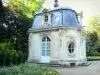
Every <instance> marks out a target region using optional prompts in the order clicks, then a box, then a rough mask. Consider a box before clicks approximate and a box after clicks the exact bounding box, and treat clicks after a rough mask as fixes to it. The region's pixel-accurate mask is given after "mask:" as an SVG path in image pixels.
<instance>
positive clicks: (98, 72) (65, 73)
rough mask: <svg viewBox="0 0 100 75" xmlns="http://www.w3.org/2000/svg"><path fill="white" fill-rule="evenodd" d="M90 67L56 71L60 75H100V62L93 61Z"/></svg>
mask: <svg viewBox="0 0 100 75" xmlns="http://www.w3.org/2000/svg"><path fill="white" fill-rule="evenodd" d="M91 63H92V64H91V65H89V66H78V67H71V68H58V69H56V70H57V71H58V72H59V73H60V75H100V61H92V62H91Z"/></svg>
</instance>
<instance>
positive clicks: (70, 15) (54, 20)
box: [32, 7, 80, 29]
mask: <svg viewBox="0 0 100 75" xmlns="http://www.w3.org/2000/svg"><path fill="white" fill-rule="evenodd" d="M46 10H47V12H48V13H49V16H50V22H49V24H50V25H49V26H48V27H57V26H73V27H74V26H80V23H79V20H78V14H77V13H76V11H75V10H72V9H71V8H68V7H55V8H54V9H52V10H48V9H44V10H43V11H41V12H39V13H37V14H36V15H35V17H34V22H33V25H32V28H35V29H39V28H41V25H42V24H43V20H42V19H43V13H44V12H45V11H46Z"/></svg>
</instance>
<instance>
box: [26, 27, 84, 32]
mask: <svg viewBox="0 0 100 75" xmlns="http://www.w3.org/2000/svg"><path fill="white" fill-rule="evenodd" d="M59 29H68V30H72V29H73V30H79V31H83V32H84V31H85V30H83V28H82V26H59V27H48V28H39V29H32V28H30V29H29V31H28V32H29V33H36V32H42V31H54V30H59Z"/></svg>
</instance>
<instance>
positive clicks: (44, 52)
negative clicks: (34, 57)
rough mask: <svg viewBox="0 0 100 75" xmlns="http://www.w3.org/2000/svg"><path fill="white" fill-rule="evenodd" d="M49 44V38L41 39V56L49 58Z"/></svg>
mask: <svg viewBox="0 0 100 75" xmlns="http://www.w3.org/2000/svg"><path fill="white" fill-rule="evenodd" d="M50 44H51V40H50V38H49V37H43V39H42V56H50Z"/></svg>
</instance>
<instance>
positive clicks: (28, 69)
mask: <svg viewBox="0 0 100 75" xmlns="http://www.w3.org/2000/svg"><path fill="white" fill-rule="evenodd" d="M0 75H59V73H57V71H55V70H53V69H51V68H48V67H43V66H37V65H28V64H21V65H19V66H12V67H3V68H0Z"/></svg>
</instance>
